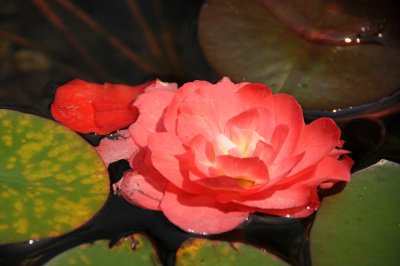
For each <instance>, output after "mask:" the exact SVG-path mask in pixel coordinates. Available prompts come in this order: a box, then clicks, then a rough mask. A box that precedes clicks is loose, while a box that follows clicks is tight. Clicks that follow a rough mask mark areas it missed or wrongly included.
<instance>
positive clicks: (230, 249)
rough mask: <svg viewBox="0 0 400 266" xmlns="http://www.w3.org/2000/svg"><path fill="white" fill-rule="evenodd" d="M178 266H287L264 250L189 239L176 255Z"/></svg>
mask: <svg viewBox="0 0 400 266" xmlns="http://www.w3.org/2000/svg"><path fill="white" fill-rule="evenodd" d="M177 265H178V266H189V265H190V266H191V265H203V266H207V265H210V266H211V265H219V266H224V265H226V266H230V265H237V266H241V265H266V266H267V265H276V266H278V265H279V266H283V265H288V264H287V263H285V262H284V261H282V260H281V259H279V258H278V257H276V256H275V255H272V254H270V253H268V252H267V251H265V250H261V249H257V248H254V247H251V246H248V245H245V244H239V243H229V242H223V241H211V240H206V239H189V240H187V241H186V242H185V243H184V244H183V245H182V246H181V248H180V249H179V250H178V253H177Z"/></svg>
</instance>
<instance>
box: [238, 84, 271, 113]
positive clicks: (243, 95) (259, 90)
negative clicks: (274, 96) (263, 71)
mask: <svg viewBox="0 0 400 266" xmlns="http://www.w3.org/2000/svg"><path fill="white" fill-rule="evenodd" d="M236 95H237V96H239V98H240V99H241V102H242V104H243V105H244V106H245V109H250V108H254V107H256V106H259V105H261V103H262V102H263V101H264V100H265V99H266V98H268V97H269V96H271V88H269V87H268V86H265V85H264V84H257V83H247V84H244V85H243V83H242V87H241V88H240V89H239V90H238V91H237V92H236Z"/></svg>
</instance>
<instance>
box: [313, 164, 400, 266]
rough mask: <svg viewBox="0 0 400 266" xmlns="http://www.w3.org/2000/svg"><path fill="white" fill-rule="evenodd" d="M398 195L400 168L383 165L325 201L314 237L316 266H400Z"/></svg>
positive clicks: (360, 174) (366, 171) (359, 175)
mask: <svg viewBox="0 0 400 266" xmlns="http://www.w3.org/2000/svg"><path fill="white" fill-rule="evenodd" d="M399 191H400V165H399V164H396V163H392V162H389V161H384V160H382V161H380V162H379V163H377V164H375V165H374V166H371V167H369V168H367V169H364V170H361V171H359V172H357V173H355V174H354V175H353V176H352V181H351V182H350V183H349V184H348V185H347V186H346V188H345V189H344V191H342V192H341V193H339V194H336V195H334V196H330V197H327V198H325V199H324V201H323V204H322V207H321V209H320V210H319V211H318V214H317V218H316V220H315V222H314V226H313V228H312V232H311V236H310V239H311V254H312V259H313V265H315V266H319V265H321V266H330V265H332V266H333V265H363V266H367V265H371V266H375V265H385V266H390V265H393V266H394V265H398V264H399V261H400V253H399V247H400V207H399V200H400V196H399V195H400V194H399Z"/></svg>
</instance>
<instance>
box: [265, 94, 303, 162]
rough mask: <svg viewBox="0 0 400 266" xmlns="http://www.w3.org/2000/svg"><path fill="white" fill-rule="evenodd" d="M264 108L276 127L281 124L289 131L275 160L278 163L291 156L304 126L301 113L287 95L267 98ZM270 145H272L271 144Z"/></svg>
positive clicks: (297, 105)
mask: <svg viewBox="0 0 400 266" xmlns="http://www.w3.org/2000/svg"><path fill="white" fill-rule="evenodd" d="M264 106H265V107H266V108H268V109H269V111H270V112H271V114H272V117H274V119H273V121H274V122H275V126H276V127H277V126H279V125H281V124H283V125H286V126H287V127H288V129H289V131H288V133H287V136H286V139H285V142H284V143H283V144H282V146H281V147H280V149H279V153H278V154H277V156H276V158H275V160H276V161H277V162H279V161H280V160H281V159H283V158H287V157H288V156H289V155H291V154H293V151H294V149H295V147H296V144H297V142H298V141H299V136H300V132H301V130H302V127H303V126H304V119H303V111H302V110H301V107H300V105H299V104H298V102H297V101H296V99H294V98H293V97H292V96H290V95H287V94H275V95H272V96H271V97H268V98H267V99H266V100H265V102H264ZM271 144H272V145H274V143H273V142H271Z"/></svg>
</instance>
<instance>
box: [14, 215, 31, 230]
mask: <svg viewBox="0 0 400 266" xmlns="http://www.w3.org/2000/svg"><path fill="white" fill-rule="evenodd" d="M13 227H14V228H15V232H16V233H18V234H25V233H26V232H27V231H28V220H26V219H25V218H20V219H18V220H17V221H15V222H14V224H13Z"/></svg>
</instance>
